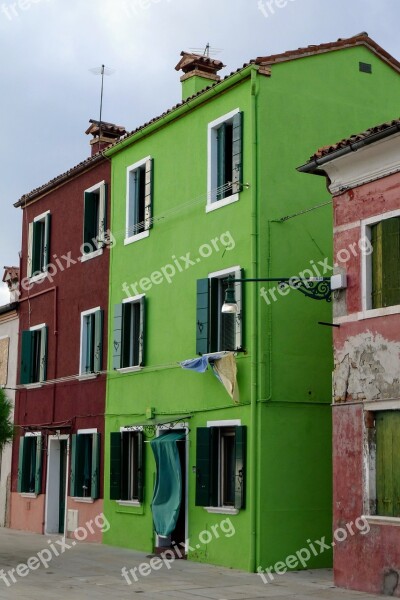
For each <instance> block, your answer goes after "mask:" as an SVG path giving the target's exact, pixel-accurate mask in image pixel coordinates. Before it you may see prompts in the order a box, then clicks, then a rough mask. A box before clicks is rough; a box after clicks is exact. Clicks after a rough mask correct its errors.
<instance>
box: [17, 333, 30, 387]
mask: <svg viewBox="0 0 400 600" xmlns="http://www.w3.org/2000/svg"><path fill="white" fill-rule="evenodd" d="M32 338H33V332H32V331H29V330H26V331H23V332H22V341H21V367H20V368H21V373H20V382H21V384H22V385H25V384H27V383H32Z"/></svg>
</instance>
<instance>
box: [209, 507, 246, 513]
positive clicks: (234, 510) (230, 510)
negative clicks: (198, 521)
mask: <svg viewBox="0 0 400 600" xmlns="http://www.w3.org/2000/svg"><path fill="white" fill-rule="evenodd" d="M204 510H206V511H207V512H208V513H211V514H215V515H238V514H239V509H238V508H233V506H204Z"/></svg>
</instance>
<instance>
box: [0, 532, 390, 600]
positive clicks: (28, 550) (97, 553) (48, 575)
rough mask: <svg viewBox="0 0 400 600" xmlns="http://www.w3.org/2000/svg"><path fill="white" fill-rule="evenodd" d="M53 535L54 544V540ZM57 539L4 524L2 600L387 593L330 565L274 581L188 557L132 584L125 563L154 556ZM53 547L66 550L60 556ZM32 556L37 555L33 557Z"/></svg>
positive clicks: (230, 599)
mask: <svg viewBox="0 0 400 600" xmlns="http://www.w3.org/2000/svg"><path fill="white" fill-rule="evenodd" d="M50 539H51V544H49V543H48V540H50ZM57 540H58V541H60V538H59V537H55V536H46V537H44V536H41V535H36V534H31V533H22V532H16V531H11V530H9V529H1V528H0V569H3V570H4V573H5V578H7V581H8V582H10V586H9V587H8V586H7V584H6V581H5V580H4V577H3V579H0V599H1V600H3V599H4V600H5V599H7V600H10V599H13V598H18V599H22V600H28V599H29V600H46V599H49V598H51V599H55V598H62V600H72V599H79V600H82V599H85V598H88V599H90V598H98V599H99V600H101V599H107V600H114V599H117V600H118V599H120V598H131V599H132V598H138V599H139V598H140V600H152V599H156V598H158V599H160V600H204V599H206V598H210V599H213V600H242V599H243V600H250V599H253V598H254V599H256V598H269V599H270V600H274V599H276V600H335V599H338V600H340V599H346V600H357V599H359V600H362V599H363V598H365V599H366V600H367V599H370V600H371V599H374V598H375V599H378V598H380V599H382V596H371V595H368V594H360V593H358V592H349V591H345V590H340V589H337V588H335V587H334V586H333V583H332V572H331V571H330V570H329V569H324V570H319V571H302V572H293V573H288V574H286V575H281V576H276V577H275V581H274V582H273V583H269V584H264V583H263V582H262V580H261V578H260V577H259V576H258V575H252V574H249V573H243V572H241V571H234V570H230V569H224V568H222V567H214V566H209V565H204V564H199V563H193V562H190V561H184V560H176V561H175V562H174V563H173V564H171V565H170V569H168V568H167V566H166V565H164V564H163V565H162V567H161V568H160V569H158V570H151V572H149V574H148V575H147V576H146V577H143V576H142V577H141V576H140V575H138V581H137V582H133V583H132V584H131V585H128V584H127V583H126V581H125V579H124V578H123V577H122V575H121V569H122V568H123V567H124V566H125V567H127V568H128V569H133V568H135V567H138V566H139V565H140V564H141V563H143V562H146V563H148V562H149V561H150V560H151V557H148V556H146V555H145V554H141V553H138V552H132V551H130V550H123V549H120V548H111V547H109V546H102V545H95V544H85V543H76V544H75V545H74V546H73V547H71V548H66V547H63V546H62V544H60V543H57ZM66 543H67V544H68V545H71V543H72V542H71V540H66ZM53 548H54V549H55V550H56V552H57V553H60V556H58V557H57V556H54V551H53ZM44 550H47V552H44V553H42V558H43V561H45V559H46V557H47V558H48V559H49V555H52V558H51V559H49V560H48V563H49V564H48V568H45V567H44V566H43V564H42V563H40V562H39V560H38V559H37V557H38V553H40V552H41V551H44ZM33 557H36V560H35V559H33ZM28 559H31V560H30V562H29V563H28ZM27 563H28V564H30V565H31V568H28V566H27V567H25V569H24V568H23V567H19V572H20V575H18V573H17V572H16V571H15V570H14V571H13V572H12V574H13V577H14V579H16V582H15V583H11V580H12V577H11V575H9V574H8V572H9V571H11V570H12V569H16V568H17V566H18V565H21V564H25V565H26V564H27ZM149 571H150V567H149ZM136 573H137V574H138V571H136ZM21 575H22V576H21ZM1 576H2V572H1V571H0V577H1ZM131 579H132V578H131ZM136 594H138V596H136ZM139 594H140V595H139Z"/></svg>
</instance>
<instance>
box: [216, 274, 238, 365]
mask: <svg viewBox="0 0 400 600" xmlns="http://www.w3.org/2000/svg"><path fill="white" fill-rule="evenodd" d="M227 275H233V276H234V277H235V279H239V278H241V267H240V266H238V265H237V266H236V267H231V268H229V269H222V270H221V271H214V272H213V273H209V274H208V279H226V276H227ZM234 286H235V298H236V304H237V305H238V309H239V310H238V315H240V318H242V317H243V312H242V286H241V283H240V282H236V283H234ZM221 314H222V313H219V315H218V347H219V346H220V344H221V339H220V338H221ZM238 315H236V316H238ZM242 327H243V324H242ZM238 335H239V332H238V331H237V327H235V338H236V341H235V346H236V348H239V347H240V343H239V340H238ZM242 335H243V334H242ZM217 352H219V351H218V350H217ZM221 352H223V350H221ZM212 354H215V353H212Z"/></svg>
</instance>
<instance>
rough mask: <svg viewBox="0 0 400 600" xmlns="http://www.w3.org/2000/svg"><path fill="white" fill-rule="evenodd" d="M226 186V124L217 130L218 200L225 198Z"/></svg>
mask: <svg viewBox="0 0 400 600" xmlns="http://www.w3.org/2000/svg"><path fill="white" fill-rule="evenodd" d="M225 184H226V123H222V125H221V126H220V127H219V129H218V130H217V185H218V190H217V200H222V199H223V198H225V196H226V193H225Z"/></svg>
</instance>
